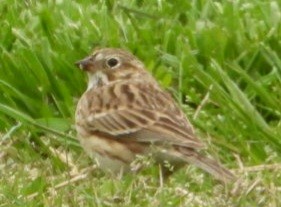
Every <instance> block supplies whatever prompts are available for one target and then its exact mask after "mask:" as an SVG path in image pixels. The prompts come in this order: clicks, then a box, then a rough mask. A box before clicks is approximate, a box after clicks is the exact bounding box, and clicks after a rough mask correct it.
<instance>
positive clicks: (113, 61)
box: [106, 58, 119, 68]
mask: <svg viewBox="0 0 281 207" xmlns="http://www.w3.org/2000/svg"><path fill="white" fill-rule="evenodd" d="M118 63H119V60H117V59H116V58H110V59H108V60H107V61H106V64H107V65H108V66H109V67H111V68H113V67H115V66H116V65H118Z"/></svg>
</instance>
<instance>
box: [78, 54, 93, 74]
mask: <svg viewBox="0 0 281 207" xmlns="http://www.w3.org/2000/svg"><path fill="white" fill-rule="evenodd" d="M92 64H93V63H92V60H91V57H86V58H84V59H83V60H79V61H77V62H76V63H75V65H76V66H77V67H78V68H80V69H81V70H85V71H88V70H89V69H90V67H91V65H92Z"/></svg>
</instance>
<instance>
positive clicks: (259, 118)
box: [0, 0, 281, 207]
mask: <svg viewBox="0 0 281 207" xmlns="http://www.w3.org/2000/svg"><path fill="white" fill-rule="evenodd" d="M117 2H118V3H117ZM0 20H1V21H0V26H1V32H0V51H1V52H0V142H1V145H0V186H1V187H0V206H1V207H2V206H63V205H64V206H78V205H79V206H280V205H281V179H280V177H281V173H280V172H281V171H280V169H281V121H280V120H281V104H280V103H281V58H280V52H281V44H280V35H281V4H280V2H278V1H274V0H268V1H259V0H252V1H250V0H241V1H215V0H201V1H200V0H192V1H181V0H176V1H173V0H163V1H148V0H133V1H129V0H121V1H113V0H107V1H102V0H100V1H92V0H91V1H90V0H88V1H83V3H82V1H81V3H78V2H75V1H70V0H60V1H35V0H34V1H33V0H30V1H16V0H2V1H0ZM95 46H101V47H104V46H110V47H122V48H126V49H128V50H130V51H132V52H133V53H134V54H136V56H138V57H139V58H140V59H141V60H143V62H144V63H145V65H146V66H147V68H148V69H149V70H150V71H151V73H153V75H154V76H155V77H156V78H157V79H158V80H159V82H160V83H161V84H162V85H163V87H164V88H166V89H167V90H170V91H172V92H173V94H174V96H175V98H177V99H178V100H179V102H180V104H181V105H182V107H183V109H184V110H185V112H186V114H187V116H188V117H189V118H190V120H191V122H192V123H193V124H194V126H195V128H196V133H197V134H198V136H200V137H201V138H202V139H203V140H204V142H206V143H208V145H209V152H210V154H212V155H213V156H214V157H217V158H219V159H220V160H221V162H222V163H224V164H225V165H226V166H227V167H229V168H231V169H233V170H234V172H235V173H236V174H237V176H238V177H240V180H239V181H237V182H236V183H234V184H231V185H229V186H223V185H221V184H218V183H217V182H216V181H214V180H213V179H212V178H211V177H209V176H208V175H206V174H204V173H203V172H202V171H200V170H198V169H195V168H193V167H186V168H183V169H181V170H179V171H177V172H176V173H175V174H173V175H172V176H171V177H170V178H168V179H167V180H165V181H162V179H161V178H162V177H161V173H160V171H159V170H158V166H157V165H153V166H152V167H149V168H148V169H146V170H144V171H143V172H141V173H139V174H138V175H125V176H123V177H122V178H119V179H117V178H112V177H111V176H109V175H105V174H103V173H102V172H100V171H99V170H98V169H96V168H89V167H90V166H93V164H92V163H93V162H92V161H91V160H90V159H89V158H88V157H87V156H86V155H85V153H84V152H83V150H82V149H81V148H80V146H79V144H78V143H77V141H76V140H75V130H74V127H73V123H74V111H75V105H76V103H77V100H78V98H79V96H80V95H81V94H82V93H83V91H84V89H85V87H86V77H85V76H84V74H82V73H81V71H79V70H77V69H76V68H75V66H74V64H73V63H74V62H75V61H77V60H79V59H81V58H83V57H85V56H86V55H87V54H88V53H89V52H90V51H91V50H92V48H94V47H95ZM203 100H204V101H203Z"/></svg>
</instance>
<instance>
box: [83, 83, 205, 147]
mask: <svg viewBox="0 0 281 207" xmlns="http://www.w3.org/2000/svg"><path fill="white" fill-rule="evenodd" d="M85 96H88V97H87V98H86V99H87V100H89V101H88V104H87V105H88V111H90V114H88V115H87V116H85V117H86V119H87V120H86V121H85V123H86V124H87V127H89V128H90V129H91V131H93V132H94V131H99V132H103V133H106V134H109V135H113V136H115V137H117V138H120V139H122V138H130V139H134V140H137V141H139V142H168V143H171V144H173V145H180V146H188V147H191V148H196V149H197V148H201V147H203V144H202V143H201V142H200V140H199V139H198V138H196V136H195V135H194V132H193V129H192V126H191V124H190V123H189V122H188V120H187V119H186V117H185V115H184V114H183V112H182V111H181V110H180V109H179V107H178V106H177V104H176V103H175V102H174V100H173V98H172V97H171V96H170V95H169V94H168V93H167V92H164V91H162V90H161V89H160V88H159V86H158V85H156V84H149V83H143V82H132V83H130V84H128V83H116V84H114V85H108V86H107V87H101V88H99V89H97V88H96V89H94V90H90V91H89V92H88V94H87V93H86V94H85Z"/></svg>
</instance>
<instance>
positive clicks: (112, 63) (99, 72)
mask: <svg viewBox="0 0 281 207" xmlns="http://www.w3.org/2000/svg"><path fill="white" fill-rule="evenodd" d="M75 65H76V66H78V67H79V68H80V69H81V70H83V71H86V72H87V73H88V76H89V83H88V88H91V87H97V86H101V85H106V84H108V83H111V82H115V81H120V80H124V79H131V78H134V77H136V75H138V74H139V75H140V74H145V73H147V72H146V71H145V70H144V66H143V64H142V62H141V61H139V60H138V59H137V58H136V57H135V56H134V55H132V54H131V53H129V52H127V51H125V50H122V49H115V48H103V49H96V50H94V52H93V53H92V54H91V55H90V56H88V57H86V58H84V59H83V60H80V61H78V62H76V63H75Z"/></svg>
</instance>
